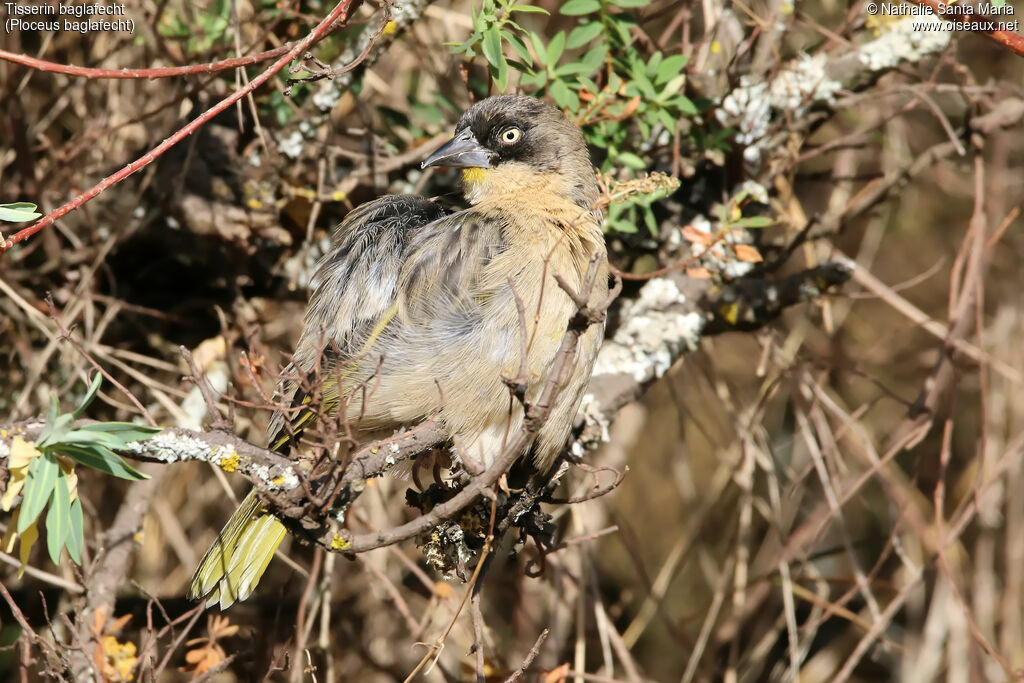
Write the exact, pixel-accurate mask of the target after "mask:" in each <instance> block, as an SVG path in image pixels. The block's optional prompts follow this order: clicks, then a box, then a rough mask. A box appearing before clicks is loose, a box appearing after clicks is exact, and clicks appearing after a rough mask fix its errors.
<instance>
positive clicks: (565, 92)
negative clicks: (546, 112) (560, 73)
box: [548, 80, 569, 107]
mask: <svg viewBox="0 0 1024 683" xmlns="http://www.w3.org/2000/svg"><path fill="white" fill-rule="evenodd" d="M548 93H550V95H551V98H552V99H553V100H554V101H555V104H557V105H558V106H559V107H568V106H569V86H567V85H566V84H565V81H560V80H555V81H551V86H550V87H549V88H548Z"/></svg>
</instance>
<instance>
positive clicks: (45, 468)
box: [18, 453, 60, 534]
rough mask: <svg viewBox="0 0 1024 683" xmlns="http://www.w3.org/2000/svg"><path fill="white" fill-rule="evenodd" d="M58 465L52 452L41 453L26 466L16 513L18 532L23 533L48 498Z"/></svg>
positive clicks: (58, 468)
mask: <svg viewBox="0 0 1024 683" xmlns="http://www.w3.org/2000/svg"><path fill="white" fill-rule="evenodd" d="M59 471H60V466H59V465H58V464H57V459H56V458H55V457H53V454H52V453H43V455H42V457H40V458H34V459H33V460H32V463H31V464H30V465H29V466H28V479H27V480H26V481H25V498H24V499H22V501H21V512H20V513H19V514H18V533H19V534H20V533H24V531H25V529H27V528H29V526H30V525H31V524H32V522H34V521H36V518H37V517H38V516H39V513H40V512H42V511H43V507H45V506H46V501H47V500H48V499H49V498H50V492H51V491H53V485H54V484H55V483H56V482H57V472H59Z"/></svg>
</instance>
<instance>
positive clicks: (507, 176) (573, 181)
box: [422, 95, 599, 209]
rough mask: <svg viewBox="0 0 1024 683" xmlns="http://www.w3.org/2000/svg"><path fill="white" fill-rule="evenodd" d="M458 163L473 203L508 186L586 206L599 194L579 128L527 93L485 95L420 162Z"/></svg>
mask: <svg viewBox="0 0 1024 683" xmlns="http://www.w3.org/2000/svg"><path fill="white" fill-rule="evenodd" d="M429 166H442V167H449V168H461V169H462V177H463V182H464V185H465V190H466V197H467V199H469V201H470V202H471V203H473V204H476V203H479V202H481V201H484V200H486V199H488V198H490V197H493V196H496V195H500V194H507V193H509V192H529V191H531V190H533V191H537V190H543V189H548V190H550V191H552V192H555V193H557V194H559V195H561V196H563V197H567V198H569V199H571V200H572V201H573V202H575V203H576V204H578V205H579V206H581V207H582V208H585V209H591V208H593V206H594V204H595V203H596V202H597V199H598V196H599V189H598V186H597V181H596V179H595V177H594V167H593V165H592V163H591V161H590V154H589V152H588V151H587V145H586V142H585V141H584V139H583V134H582V133H581V132H580V129H579V128H577V127H576V124H574V123H573V122H572V121H570V120H569V119H568V118H566V116H565V114H563V113H562V112H561V111H560V110H559V109H557V108H555V107H553V106H552V105H550V104H548V103H547V102H544V101H543V100H539V99H537V98H535V97H529V96H526V95H498V96H496V97H488V98H487V99H485V100H481V101H480V102H477V103H476V104H475V105H473V107H471V108H470V109H469V110H468V111H466V113H465V114H463V115H462V118H460V119H459V122H458V124H457V125H456V126H455V136H454V137H453V138H452V139H451V140H450V141H448V142H447V143H445V144H444V145H443V146H441V148H440V149H438V150H437V151H436V152H434V153H433V154H431V155H430V156H429V157H427V159H426V160H425V161H424V162H423V165H422V167H423V168H427V167H429Z"/></svg>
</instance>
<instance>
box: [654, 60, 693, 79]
mask: <svg viewBox="0 0 1024 683" xmlns="http://www.w3.org/2000/svg"><path fill="white" fill-rule="evenodd" d="M687 61H688V57H687V56H686V55H672V56H671V57H666V58H665V59H664V60H663V61H662V62H661V64H659V65H658V67H657V69H656V70H655V72H654V82H655V83H658V84H661V83H668V82H669V81H671V80H672V79H673V78H675V77H676V76H678V75H679V74H681V73H682V72H683V67H685V66H686V62H687Z"/></svg>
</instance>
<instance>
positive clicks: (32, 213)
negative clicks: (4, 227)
mask: <svg viewBox="0 0 1024 683" xmlns="http://www.w3.org/2000/svg"><path fill="white" fill-rule="evenodd" d="M42 215H43V214H41V213H39V212H38V211H36V205H35V204H32V203H30V202H12V203H10V204H0V221H7V222H9V223H24V222H25V221H31V220H34V219H36V218H39V217H40V216H42Z"/></svg>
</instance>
